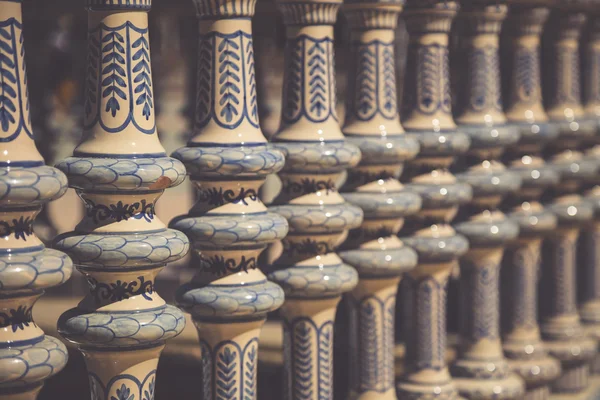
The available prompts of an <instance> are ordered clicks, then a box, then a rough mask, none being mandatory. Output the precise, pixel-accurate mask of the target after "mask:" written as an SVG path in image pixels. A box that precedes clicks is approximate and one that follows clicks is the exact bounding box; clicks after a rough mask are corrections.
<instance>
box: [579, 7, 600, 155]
mask: <svg viewBox="0 0 600 400" xmlns="http://www.w3.org/2000/svg"><path fill="white" fill-rule="evenodd" d="M599 7H600V2H599V1H597V0H593V1H589V6H588V7H587V8H586V11H587V13H586V15H587V17H588V24H587V28H586V31H585V32H586V36H585V38H586V40H585V42H584V43H583V68H582V71H583V76H582V88H583V93H582V95H583V104H584V112H585V116H586V119H589V120H591V121H592V122H591V123H592V124H593V125H595V126H596V131H595V134H594V135H593V136H592V137H591V138H590V142H592V143H595V144H599V143H600V10H599Z"/></svg>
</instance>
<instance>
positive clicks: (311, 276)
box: [269, 263, 358, 298]
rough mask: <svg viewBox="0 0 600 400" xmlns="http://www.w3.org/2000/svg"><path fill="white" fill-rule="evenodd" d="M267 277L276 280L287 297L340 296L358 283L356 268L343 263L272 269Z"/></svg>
mask: <svg viewBox="0 0 600 400" xmlns="http://www.w3.org/2000/svg"><path fill="white" fill-rule="evenodd" d="M269 279H270V280H272V281H274V282H277V284H279V285H280V286H281V287H282V288H283V290H284V291H285V295H286V297H288V298H292V297H294V298H324V297H332V296H340V295H341V294H342V293H346V292H348V291H350V290H352V289H353V288H354V287H355V286H356V284H357V283H358V274H357V272H356V270H355V269H354V268H352V267H350V266H348V265H345V264H342V263H340V264H330V265H314V266H299V265H295V266H293V267H292V268H285V269H279V270H276V271H273V272H271V273H270V274H269Z"/></svg>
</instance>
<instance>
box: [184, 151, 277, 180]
mask: <svg viewBox="0 0 600 400" xmlns="http://www.w3.org/2000/svg"><path fill="white" fill-rule="evenodd" d="M192 145H195V143H192ZM173 157H175V158H177V159H178V160H181V161H182V162H183V163H184V164H185V166H186V168H187V170H188V173H189V174H190V175H191V176H199V177H200V176H207V177H223V176H226V177H233V176H236V177H242V176H252V177H261V176H266V175H270V174H273V173H276V172H278V171H279V170H280V169H281V168H283V164H284V162H285V161H284V156H283V153H282V152H281V151H280V150H279V149H276V148H274V147H273V146H271V145H270V144H269V145H267V144H259V145H253V146H246V145H241V144H238V145H236V146H229V147H227V146H219V145H200V146H199V147H184V148H181V149H179V150H177V151H175V152H174V153H173Z"/></svg>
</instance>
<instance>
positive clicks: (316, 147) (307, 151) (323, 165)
mask: <svg viewBox="0 0 600 400" xmlns="http://www.w3.org/2000/svg"><path fill="white" fill-rule="evenodd" d="M274 140H275V142H274V143H273V146H275V147H276V148H278V149H280V150H281V151H283V153H284V154H285V167H284V171H294V172H305V173H314V172H319V173H323V174H325V173H332V172H340V171H343V170H345V169H347V168H349V167H354V166H356V165H357V164H358V162H359V161H360V150H359V149H358V147H356V146H355V145H354V144H351V143H349V142H347V141H344V140H339V141H325V142H278V141H277V139H276V138H275V139H274Z"/></svg>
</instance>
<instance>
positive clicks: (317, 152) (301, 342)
mask: <svg viewBox="0 0 600 400" xmlns="http://www.w3.org/2000/svg"><path fill="white" fill-rule="evenodd" d="M341 3H342V2H341V0H335V1H329V0H327V1H325V0H302V1H296V0H294V1H291V0H290V1H287V0H278V7H279V9H280V10H281V12H282V14H283V21H284V24H285V25H286V45H285V71H284V87H283V110H282V114H281V127H280V129H279V131H278V132H277V133H276V134H275V135H274V137H273V139H272V140H273V142H274V143H273V144H274V145H275V146H276V147H277V148H280V149H281V150H282V151H284V152H285V154H286V162H285V167H284V168H283V170H282V171H281V173H280V174H279V177H280V178H281V181H282V190H281V193H280V194H279V196H278V197H277V198H276V199H275V201H274V206H272V207H271V208H270V209H271V210H272V211H275V212H277V213H279V214H281V215H283V216H284V217H285V218H286V219H287V220H288V222H289V225H290V233H289V234H288V236H287V237H286V238H285V239H284V240H283V249H282V250H283V252H282V255H281V257H279V258H278V259H277V260H276V261H275V263H274V271H273V272H272V273H271V274H270V275H269V277H270V278H271V279H272V280H274V281H276V282H277V283H279V284H280V285H281V286H282V287H283V289H284V291H285V296H286V299H285V303H284V304H283V306H282V307H281V311H280V313H281V315H282V317H283V319H284V322H283V324H284V375H285V382H286V383H285V385H284V387H285V391H286V392H285V394H284V398H287V399H294V400H300V399H323V400H330V399H333V371H332V366H333V325H334V318H335V312H336V307H337V304H338V302H339V301H340V298H341V295H342V294H343V293H345V292H348V291H350V290H352V289H353V288H354V287H355V286H356V283H357V280H358V276H357V273H356V271H355V270H354V269H353V268H351V267H349V266H348V265H346V264H344V263H343V262H342V260H341V259H340V258H339V257H338V256H337V255H336V254H335V253H333V251H334V249H335V248H336V247H337V246H338V245H339V244H340V243H341V242H342V241H343V240H344V239H345V238H346V236H347V232H348V230H349V229H355V228H358V227H359V226H360V224H361V223H362V219H363V212H362V210H361V209H360V208H358V207H356V206H353V205H351V204H348V203H347V202H345V200H344V198H343V197H342V196H341V195H340V194H339V193H338V192H337V190H336V188H335V183H336V182H337V181H338V179H339V178H340V175H341V174H342V173H343V172H344V171H345V170H346V169H347V168H349V167H353V166H356V164H358V162H359V160H360V151H359V149H358V148H357V147H356V146H355V145H354V144H351V143H349V142H348V141H346V140H344V136H343V134H342V131H341V129H340V125H339V122H338V117H337V113H336V111H335V106H336V86H335V69H334V64H333V59H334V44H333V24H334V23H335V21H336V18H337V12H338V8H339V6H340V5H341Z"/></svg>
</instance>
